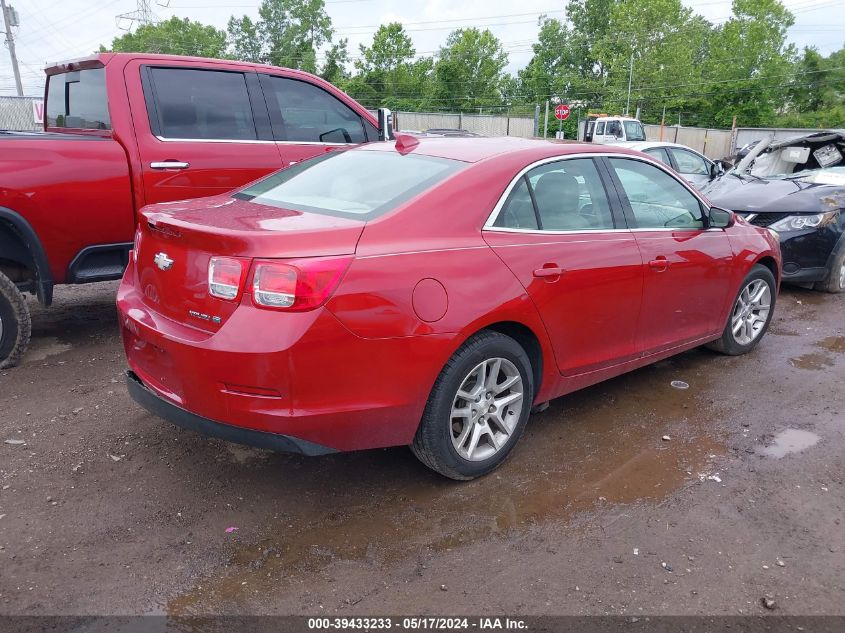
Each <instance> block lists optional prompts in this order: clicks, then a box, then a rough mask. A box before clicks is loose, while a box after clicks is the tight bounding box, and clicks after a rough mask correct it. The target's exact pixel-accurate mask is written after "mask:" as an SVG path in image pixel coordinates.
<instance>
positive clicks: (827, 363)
mask: <svg viewBox="0 0 845 633" xmlns="http://www.w3.org/2000/svg"><path fill="white" fill-rule="evenodd" d="M789 364H790V365H792V366H793V367H797V368H798V369H814V370H819V369H827V368H828V367H832V366H833V360H832V359H831V358H830V356H828V355H827V354H824V353H822V352H810V353H809V354H804V355H802V356H799V357H798V358H790V359H789Z"/></svg>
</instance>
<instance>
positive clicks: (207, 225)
mask: <svg viewBox="0 0 845 633" xmlns="http://www.w3.org/2000/svg"><path fill="white" fill-rule="evenodd" d="M363 230H364V222H362V221H359V220H353V219H346V218H339V217H334V216H330V215H322V214H317V213H303V212H300V211H291V210H288V209H279V208H275V207H269V206H265V205H261V204H255V203H253V202H250V201H247V200H239V199H237V198H233V197H231V196H228V195H227V196H215V197H213V198H205V199H199V200H192V201H187V202H180V203H173V204H159V205H154V206H150V207H147V208H146V209H144V210H143V211H142V219H141V224H140V231H141V236H140V242H139V244H137V248H138V253H137V261H136V270H137V275H138V282H139V285H140V288H141V290H142V292H143V296H144V302H145V303H146V304H147V305H148V306H149V307H150V308H152V309H154V310H156V311H157V312H159V313H161V314H163V315H165V316H167V317H169V318H171V319H174V320H176V321H179V322H182V323H187V324H190V325H192V326H194V327H198V328H201V329H204V330H207V331H216V330H217V329H219V328H220V327H221V326H222V324H223V323H225V322H226V319H227V318H228V317H229V316H230V315H231V314H232V312H234V310H235V308H236V307H237V305H238V303H239V302H240V299H241V297H242V295H243V292H244V290H245V286H246V285H247V284H248V282H249V277H248V272H249V269H250V266H251V263H252V259H253V258H262V259H276V258H278V259H284V258H293V257H321V256H328V255H349V254H352V253H354V252H355V247H356V245H357V243H358V239H359V238H360V237H361V232H362V231H363ZM215 256H218V257H220V256H222V257H234V258H238V259H239V260H241V262H242V263H243V267H244V276H243V278H242V280H241V286H240V291H239V293H238V296H237V297H236V298H235V299H233V300H225V299H219V298H217V297H213V296H211V295H210V294H209V293H208V264H209V261H210V260H211V258H212V257H215Z"/></svg>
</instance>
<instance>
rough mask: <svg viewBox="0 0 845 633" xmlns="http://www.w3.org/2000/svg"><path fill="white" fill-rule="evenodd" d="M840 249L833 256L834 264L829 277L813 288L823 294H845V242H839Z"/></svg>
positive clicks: (828, 274)
mask: <svg viewBox="0 0 845 633" xmlns="http://www.w3.org/2000/svg"><path fill="white" fill-rule="evenodd" d="M839 242H840V243H839V248H837V249H836V252H835V253H834V254H833V262H832V263H831V266H830V270H829V271H828V273H827V277H825V278H824V279H822V280H821V281H819V282H816V284H815V285H814V286H813V288H814V289H815V290H821V291H822V292H833V293H836V292H845V241H843V240H839Z"/></svg>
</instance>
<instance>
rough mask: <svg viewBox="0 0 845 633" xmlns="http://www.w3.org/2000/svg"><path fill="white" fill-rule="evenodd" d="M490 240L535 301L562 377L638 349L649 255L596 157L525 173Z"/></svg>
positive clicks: (618, 359) (616, 360)
mask: <svg viewBox="0 0 845 633" xmlns="http://www.w3.org/2000/svg"><path fill="white" fill-rule="evenodd" d="M484 238H485V240H486V241H487V243H488V244H490V246H491V247H492V248H493V250H494V251H495V252H496V254H497V255H498V256H499V257H500V258H501V259H502V260H503V261H504V262H505V264H507V266H508V267H509V268H510V269H511V270H512V271H513V273H514V274H515V275H516V276H517V278H518V279H519V280H520V282H521V283H522V285H523V286H524V287H525V288H526V290H527V291H528V294H529V295H530V297H531V298H532V299H533V301H534V304H535V305H536V306H537V309H538V310H539V312H540V315H541V317H542V319H543V322H544V323H545V326H546V329H547V331H548V333H549V337H550V339H551V341H552V345H553V347H554V352H555V357H556V359H557V364H558V367H559V369H560V371H561V373H562V374H564V375H575V374H579V373H583V372H587V371H592V370H596V369H601V368H604V367H608V366H610V365H614V364H616V363H619V362H623V361H625V360H630V359H631V358H633V357H635V356H636V355H637V354H638V351H637V345H636V324H637V315H638V314H639V310H640V298H641V295H642V260H641V259H640V253H639V250H638V248H637V242H636V240H635V239H634V236H633V234H632V233H631V231H629V230H628V229H627V228H626V227H625V226H624V220H623V219H622V218H621V217H615V216H614V213H613V211H612V207H611V205H610V203H609V199H608V195H607V192H606V190H605V188H604V185H603V183H602V179H601V177H600V176H599V172H598V169H597V167H596V164H595V163H594V162H593V160H592V159H591V158H573V159H566V160H558V161H554V162H548V163H546V164H543V165H539V166H537V167H535V168H534V169H532V170H530V171H528V172H527V173H525V174H524V175H522V176H520V178H519V179H518V180H517V181H516V182H515V183H514V184H513V186H512V188H511V190H510V193H509V195H508V198H507V200H506V201H505V203H504V204H503V205H502V207H501V209H500V210H499V212H498V215H497V216H496V219H495V220H494V222H493V224H492V226H488V227H487V229H486V230H485V231H484Z"/></svg>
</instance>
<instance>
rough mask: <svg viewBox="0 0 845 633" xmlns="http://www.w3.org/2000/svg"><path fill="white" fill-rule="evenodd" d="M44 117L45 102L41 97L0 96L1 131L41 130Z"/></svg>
mask: <svg viewBox="0 0 845 633" xmlns="http://www.w3.org/2000/svg"><path fill="white" fill-rule="evenodd" d="M43 116H44V100H43V99H41V98H40V97H12V96H9V95H0V130H13V131H16V132H28V131H35V130H41V129H42V128H43V124H42V122H41V121H42V120H43Z"/></svg>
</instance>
